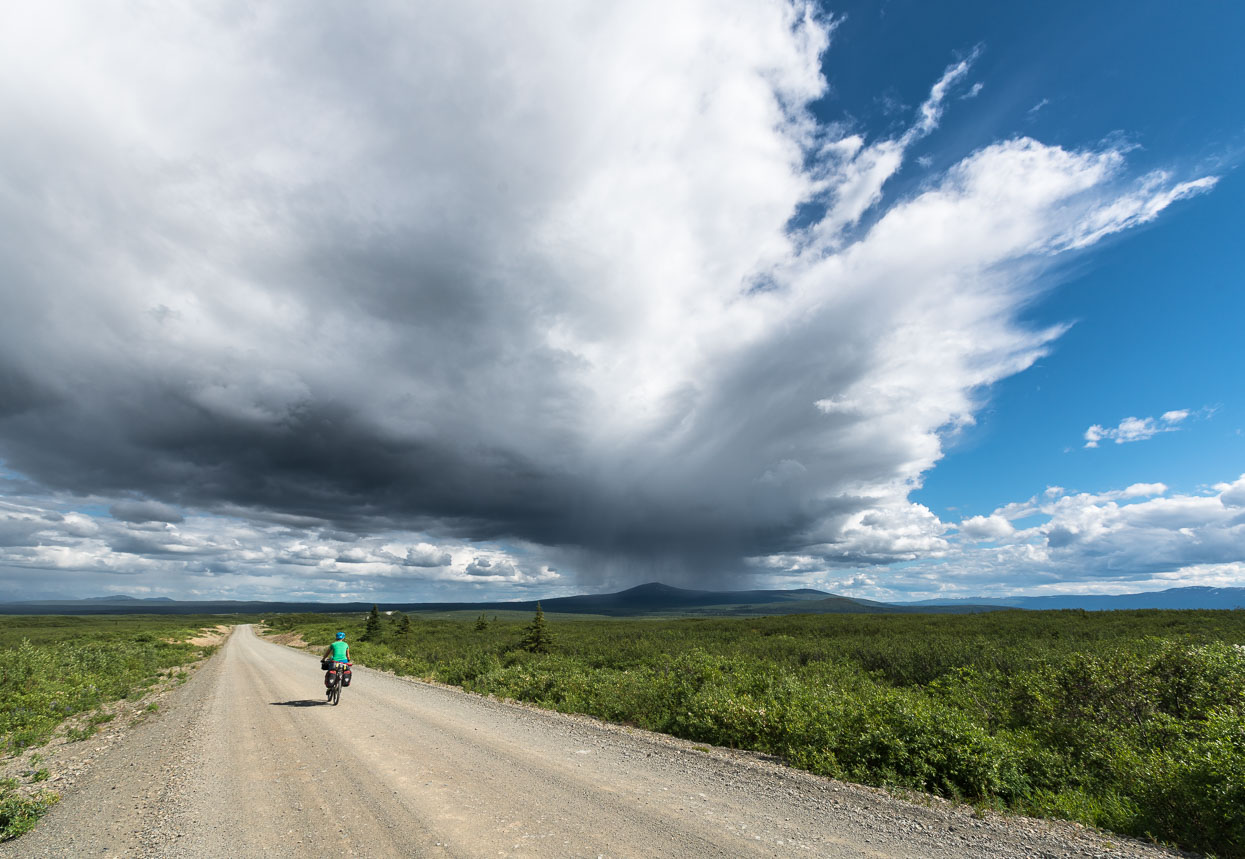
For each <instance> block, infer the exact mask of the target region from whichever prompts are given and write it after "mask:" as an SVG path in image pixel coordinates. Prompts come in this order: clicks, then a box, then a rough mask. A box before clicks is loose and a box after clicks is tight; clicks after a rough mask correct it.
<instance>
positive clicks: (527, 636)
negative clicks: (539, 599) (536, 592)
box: [519, 603, 553, 653]
mask: <svg viewBox="0 0 1245 859" xmlns="http://www.w3.org/2000/svg"><path fill="white" fill-rule="evenodd" d="M519 646H520V647H522V648H523V649H524V650H528V651H531V652H532V653H548V652H549V650H550V648H551V647H553V634H552V633H550V632H549V627H548V625H547V624H546V623H545V613H544V611H542V610H541V608H540V603H536V617H534V618H532V622H531V623H530V624H529V625H528V626H527V627H526V628H525V629H524V630H523V640H522V641H520V642H519Z"/></svg>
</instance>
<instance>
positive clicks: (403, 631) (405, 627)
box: [398, 614, 411, 638]
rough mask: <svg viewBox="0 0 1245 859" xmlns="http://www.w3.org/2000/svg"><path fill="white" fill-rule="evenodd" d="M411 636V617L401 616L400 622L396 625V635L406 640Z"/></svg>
mask: <svg viewBox="0 0 1245 859" xmlns="http://www.w3.org/2000/svg"><path fill="white" fill-rule="evenodd" d="M410 634H411V616H410V615H409V614H404V615H402V620H401V621H400V622H399V623H398V635H400V636H402V637H403V638H407V637H408V636H410Z"/></svg>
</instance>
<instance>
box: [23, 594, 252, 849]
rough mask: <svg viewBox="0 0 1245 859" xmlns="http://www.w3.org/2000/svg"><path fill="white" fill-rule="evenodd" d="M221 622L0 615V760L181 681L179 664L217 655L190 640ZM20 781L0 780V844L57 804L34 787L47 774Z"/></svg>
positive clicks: (90, 730) (35, 772)
mask: <svg viewBox="0 0 1245 859" xmlns="http://www.w3.org/2000/svg"><path fill="white" fill-rule="evenodd" d="M220 622H221V619H220V618H218V617H201V616H180V617H179V616H168V615H159V616H149V615H124V616H91V617H60V616H40V617H7V616H6V617H4V618H3V620H2V622H0V758H5V759H11V758H13V756H16V755H19V754H22V753H23V752H25V751H27V750H28V749H30V748H32V747H36V746H41V745H43V744H45V743H46V742H48V741H49V740H50V739H52V738H54V737H56V736H62V737H64V739H65V740H67V741H69V742H73V741H77V740H84V739H86V738H87V737H89V736H91V735H92V734H94V733H95V732H96V731H98V730H99V728H100V726H102V725H104V724H107V723H108V722H109V721H111V720H112V718H113V714H112V713H109V712H107V711H106V710H105V709H101V708H103V707H104V705H107V704H109V703H111V702H114V701H118V700H122V699H138V698H141V697H142V696H143V695H144V694H145V693H146V692H147V690H148V689H149V688H150V687H152V686H154V685H155V684H156V683H158V682H160V681H161V680H169V681H172V682H179V681H181V680H185V678H186V677H187V674H186V672H185V671H183V670H182V666H185V665H186V664H188V663H190V662H193V661H195V660H197V659H200V658H202V657H204V656H207V655H209V654H210V653H211V652H212V651H213V650H214V649H215V648H214V647H212V646H210V645H206V646H205V645H201V644H193V643H191V642H190V639H191V638H194V637H195V636H196V635H198V634H199V633H200V630H201V629H202V628H203V627H205V626H215V625H216V624H218V623H220ZM231 622H236V621H231ZM149 709H150V708H149ZM34 759H35V760H38V759H39V758H38V755H36V756H34ZM21 775H22V778H20V779H18V778H12V777H9V778H5V779H0V841H3V840H6V839H9V838H14V837H16V836H18V835H20V834H22V833H23V832H25V831H27V830H29V829H30V828H32V827H33V826H34V824H35V822H36V821H37V820H38V818H39V816H40V815H42V814H43V813H44V812H45V811H46V810H47V809H48V808H50V807H51V806H52V805H53V804H54V803H55V802H56V801H57V799H58V797H57V795H56V794H55V793H54V792H52V791H49V790H45V789H43V787H42V784H41V783H42V782H43V781H44V780H45V779H46V778H47V777H48V771H47V770H46V769H43V768H32V769H30V771H29V772H25V773H22V774H21Z"/></svg>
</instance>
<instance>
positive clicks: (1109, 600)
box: [0, 582, 1245, 617]
mask: <svg viewBox="0 0 1245 859" xmlns="http://www.w3.org/2000/svg"><path fill="white" fill-rule="evenodd" d="M536 602H537V601H536V600H526V601H523V602H440V603H413V602H379V603H378V605H380V606H381V607H382V608H383V609H385V610H386V611H393V610H396V611H407V612H420V611H424V612H450V611H471V612H480V611H533V610H535V608H536ZM540 603H541V605H542V607H543V608H544V609H545V611H548V612H553V613H561V614H591V615H604V616H607V617H643V616H665V617H692V616H706V617H757V616H761V615H773V614H897V613H901V614H948V613H950V614H961V613H969V612H981V611H998V610H1001V609H1026V610H1030V611H1042V610H1052V609H1084V610H1087V611H1105V610H1112V609H1234V608H1245V588H1207V587H1192V588H1173V589H1171V590H1166V591H1160V592H1157V593H1140V594H1121V595H1118V596H1104V595H1101V594H1079V595H1077V594H1073V595H1067V596H1049V597H977V598H969V599H958V600H957V599H944V600H925V601H922V602H915V603H884V602H875V601H873V600H866V599H853V598H850V597H845V596H839V595H837V594H830V593H826V592H825V591H819V590H813V589H811V588H799V589H795V590H751V591H704V590H691V589H687V588H677V587H674V586H672V585H666V584H662V583H661V582H649V583H647V584H643V585H637V586H636V587H633V588H628V589H627V590H623V591H618V592H617V593H609V594H580V595H578V596H569V597H549V598H547V599H541V600H540ZM371 606H372V603H371V602H340V603H326V602H292V601H291V602H284V601H264V600H241V601H240V600H195V601H183V600H173V599H169V598H168V597H141V598H140V597H132V596H127V595H125V594H114V595H112V596H106V597H91V598H88V599H81V600H30V601H26V602H12V603H0V614H262V613H269V612H316V613H320V612H356V611H358V612H362V611H367V610H368V609H370V608H371Z"/></svg>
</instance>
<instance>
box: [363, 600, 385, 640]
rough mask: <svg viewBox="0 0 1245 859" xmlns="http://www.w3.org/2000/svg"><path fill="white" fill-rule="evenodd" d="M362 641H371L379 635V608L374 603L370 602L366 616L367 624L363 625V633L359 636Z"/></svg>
mask: <svg viewBox="0 0 1245 859" xmlns="http://www.w3.org/2000/svg"><path fill="white" fill-rule="evenodd" d="M360 637H361V638H362V639H363V640H364V641H373V640H375V639H377V638H379V637H380V610H379V609H378V608H377V607H376V604H375V603H373V604H372V611H371V613H370V614H369V615H368V616H367V625H366V626H365V627H363V635H362V636H360Z"/></svg>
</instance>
